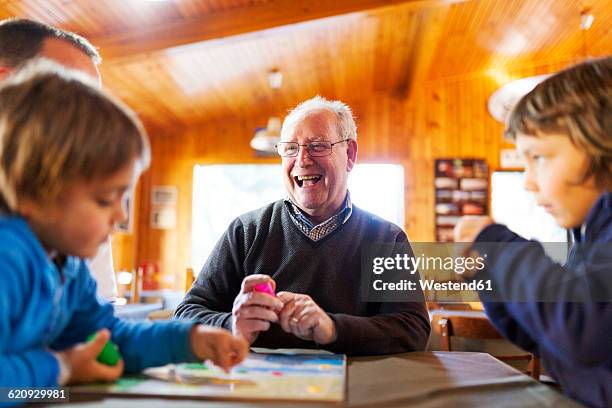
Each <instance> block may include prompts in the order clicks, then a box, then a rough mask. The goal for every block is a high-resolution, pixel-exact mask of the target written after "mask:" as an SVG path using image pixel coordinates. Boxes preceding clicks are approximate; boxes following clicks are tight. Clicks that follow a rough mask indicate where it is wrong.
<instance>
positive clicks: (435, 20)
mask: <svg viewBox="0 0 612 408" xmlns="http://www.w3.org/2000/svg"><path fill="white" fill-rule="evenodd" d="M449 10H450V6H446V7H438V8H435V9H429V10H426V11H425V12H423V13H422V14H421V16H420V20H419V24H418V31H417V32H418V33H419V34H420V37H421V38H420V39H419V41H418V42H417V44H419V46H418V47H417V49H415V50H414V52H413V55H412V58H413V61H412V63H411V64H410V66H411V67H413V68H412V69H407V70H406V76H405V78H403V79H402V81H400V86H399V87H398V90H397V92H398V94H400V96H401V97H405V98H408V99H412V98H413V97H414V90H415V88H416V87H418V86H422V85H423V83H424V82H426V81H427V79H428V76H429V72H430V70H431V68H432V62H433V60H434V55H435V53H436V51H437V45H438V43H439V42H440V41H441V40H442V32H443V29H444V25H445V23H446V17H447V16H448V13H449Z"/></svg>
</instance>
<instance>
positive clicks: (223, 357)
mask: <svg viewBox="0 0 612 408" xmlns="http://www.w3.org/2000/svg"><path fill="white" fill-rule="evenodd" d="M190 342H191V349H192V350H193V354H195V355H196V356H197V357H198V358H200V359H202V360H212V362H213V363H215V364H216V365H218V366H219V367H221V368H223V369H224V370H225V371H229V369H230V368H232V367H233V366H235V365H236V364H238V363H240V362H241V361H242V360H244V358H245V357H246V355H247V353H248V352H249V345H248V344H247V342H246V341H245V340H244V339H243V338H241V337H237V336H233V335H232V334H231V333H230V332H229V331H228V330H225V329H220V328H217V327H212V326H206V325H201V324H196V325H194V326H193V328H192V329H191V334H190Z"/></svg>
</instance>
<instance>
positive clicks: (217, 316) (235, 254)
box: [174, 219, 246, 330]
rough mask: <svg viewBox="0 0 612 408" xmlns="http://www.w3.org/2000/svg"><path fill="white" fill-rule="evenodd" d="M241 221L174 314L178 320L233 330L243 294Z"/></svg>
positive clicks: (220, 244) (224, 238)
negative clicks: (235, 303)
mask: <svg viewBox="0 0 612 408" xmlns="http://www.w3.org/2000/svg"><path fill="white" fill-rule="evenodd" d="M242 230H243V226H242V223H241V222H240V220H238V219H236V220H234V221H233V222H232V223H231V224H230V226H229V228H228V229H227V231H226V232H225V233H224V234H223V236H222V237H221V239H220V240H219V242H217V245H216V246H215V248H214V249H213V251H212V253H211V254H210V256H209V257H208V260H207V261H206V264H205V265H204V267H203V268H202V271H201V272H200V273H199V275H198V278H197V279H196V281H195V282H194V284H193V286H192V288H191V289H190V290H189V292H188V293H187V295H186V296H185V299H183V301H182V302H181V304H179V306H178V307H177V309H176V311H175V312H174V317H175V318H182V319H192V320H197V321H198V322H200V323H204V324H209V325H212V326H217V327H223V328H225V329H228V330H231V329H232V319H231V317H232V306H233V301H234V298H235V297H236V296H237V295H238V293H240V288H241V284H242V280H243V279H244V277H245V276H246V274H245V272H244V269H243V261H244V238H243V234H242Z"/></svg>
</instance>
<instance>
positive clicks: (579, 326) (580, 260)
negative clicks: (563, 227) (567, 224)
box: [474, 192, 612, 407]
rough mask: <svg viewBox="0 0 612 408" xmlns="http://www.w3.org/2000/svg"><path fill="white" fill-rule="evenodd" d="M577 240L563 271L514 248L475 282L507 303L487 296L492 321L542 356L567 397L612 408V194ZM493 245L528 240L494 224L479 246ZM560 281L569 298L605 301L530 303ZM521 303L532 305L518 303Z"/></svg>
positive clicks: (537, 249) (539, 253)
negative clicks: (486, 282) (581, 294)
mask: <svg viewBox="0 0 612 408" xmlns="http://www.w3.org/2000/svg"><path fill="white" fill-rule="evenodd" d="M571 233H572V234H573V238H574V244H573V246H572V248H571V249H570V251H569V254H568V258H567V261H566V263H565V265H564V266H561V265H558V264H556V263H555V262H554V261H552V260H551V259H550V258H548V257H547V256H546V255H545V253H544V251H543V249H542V246H541V245H540V244H535V245H508V246H504V247H502V248H503V249H500V250H499V251H498V253H494V254H493V256H489V257H488V259H487V261H486V268H485V269H483V270H482V271H480V272H478V273H477V274H476V276H474V278H475V279H483V278H485V279H491V280H492V283H493V285H494V286H497V287H499V288H500V291H502V292H504V293H503V294H502V296H503V298H504V299H508V301H505V302H499V301H495V302H493V301H490V302H489V301H486V299H487V296H488V294H487V293H484V292H480V295H481V299H484V300H483V303H484V306H485V310H486V312H487V315H488V316H489V318H490V319H491V321H492V322H493V324H494V325H495V327H497V329H498V330H499V331H500V332H501V333H502V334H504V335H505V336H506V337H507V338H508V339H509V340H511V341H512V342H514V343H516V344H517V345H518V346H520V347H522V348H523V349H525V350H527V351H530V352H532V353H534V354H535V355H537V356H540V357H541V358H542V361H543V363H544V366H545V367H546V369H547V371H548V372H549V373H550V375H551V376H552V377H553V378H554V379H556V380H557V381H558V382H559V383H560V385H561V386H562V388H563V390H564V392H565V393H566V394H567V395H568V396H570V397H572V398H574V399H576V400H578V401H580V402H582V403H584V404H587V405H590V406H594V407H611V406H612V303H610V293H609V292H610V287H611V285H610V283H611V282H612V245H610V244H611V243H612V193H610V192H606V193H604V194H602V196H601V197H600V198H599V199H598V201H597V202H596V203H595V205H594V206H593V208H592V209H591V210H590V212H589V214H588V215H587V218H586V220H585V222H584V224H583V225H582V226H581V227H580V228H576V229H574V230H572V231H571ZM491 242H509V243H510V242H527V240H525V239H524V238H522V237H520V236H518V235H517V234H515V233H513V232H512V231H510V230H509V229H508V228H506V227H505V226H503V225H499V224H494V225H490V226H488V227H487V228H485V229H484V230H483V231H482V232H481V233H480V234H479V236H478V237H477V238H476V241H475V244H474V246H475V247H476V248H478V247H479V243H491ZM481 245H484V244H481ZM488 254H489V255H490V253H488ZM585 272H587V273H585ZM559 275H561V276H564V277H565V278H567V281H568V282H572V287H570V288H569V290H573V289H574V288H575V287H576V286H580V287H582V288H588V291H589V292H591V293H593V292H597V291H599V295H598V296H599V300H604V301H592V302H590V301H581V302H565V301H557V302H555V301H546V302H538V301H537V300H539V299H531V300H530V299H525V298H524V297H525V294H526V293H527V294H529V293H530V290H531V288H542V287H546V285H547V284H548V283H550V280H551V277H554V278H555V279H558V277H559ZM576 277H578V278H576ZM519 292H520V293H519ZM532 293H533V292H532ZM602 296H603V297H605V299H603V297H602ZM528 297H529V296H528ZM532 297H533V296H532ZM519 298H521V299H523V300H525V301H520V302H519V301H513V299H519Z"/></svg>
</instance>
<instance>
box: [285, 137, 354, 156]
mask: <svg viewBox="0 0 612 408" xmlns="http://www.w3.org/2000/svg"><path fill="white" fill-rule="evenodd" d="M347 140H350V139H348V138H347V139H342V140H340V141H338V142H334V143H331V142H328V141H320V142H310V143H306V144H299V143H298V142H280V143H277V144H276V151H277V152H278V154H279V156H281V157H296V156H297V155H298V152H299V151H300V146H302V147H305V148H306V150H307V151H308V155H309V156H312V157H321V156H329V155H330V154H331V152H332V147H333V146H334V145H337V144H338V143H343V142H346V141H347Z"/></svg>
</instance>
